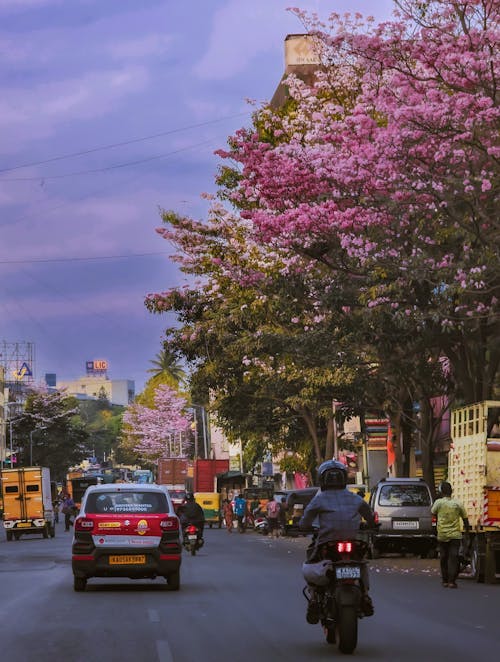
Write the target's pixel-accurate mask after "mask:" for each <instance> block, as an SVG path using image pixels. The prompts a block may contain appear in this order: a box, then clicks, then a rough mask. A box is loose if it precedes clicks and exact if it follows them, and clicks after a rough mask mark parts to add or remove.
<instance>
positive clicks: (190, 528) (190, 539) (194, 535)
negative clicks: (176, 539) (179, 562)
mask: <svg viewBox="0 0 500 662" xmlns="http://www.w3.org/2000/svg"><path fill="white" fill-rule="evenodd" d="M182 544H183V545H184V548H185V549H186V550H187V551H188V552H191V556H196V552H197V551H198V550H199V549H201V548H202V547H203V538H201V537H200V529H199V528H198V527H197V526H195V525H194V524H188V525H187V526H186V527H185V529H184V538H183V541H182Z"/></svg>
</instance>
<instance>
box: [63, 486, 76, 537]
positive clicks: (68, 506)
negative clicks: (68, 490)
mask: <svg viewBox="0 0 500 662" xmlns="http://www.w3.org/2000/svg"><path fill="white" fill-rule="evenodd" d="M75 512H76V506H75V502H74V501H73V499H72V497H71V496H70V495H69V494H65V495H64V497H63V500H62V514H63V515H64V530H65V531H69V527H70V526H73V520H72V519H71V516H72V515H74V514H75Z"/></svg>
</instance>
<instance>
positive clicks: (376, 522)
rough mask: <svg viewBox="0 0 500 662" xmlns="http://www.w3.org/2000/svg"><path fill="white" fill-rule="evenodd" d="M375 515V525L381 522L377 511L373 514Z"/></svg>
mask: <svg viewBox="0 0 500 662" xmlns="http://www.w3.org/2000/svg"><path fill="white" fill-rule="evenodd" d="M373 515H374V517H375V524H378V523H379V521H378V513H377V511H375V512H374V513H373Z"/></svg>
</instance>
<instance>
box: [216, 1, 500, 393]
mask: <svg viewBox="0 0 500 662" xmlns="http://www.w3.org/2000/svg"><path fill="white" fill-rule="evenodd" d="M396 5H397V6H398V8H399V11H398V13H397V15H396V17H395V18H396V20H395V21H393V22H388V23H384V24H382V25H380V26H378V27H371V26H370V25H365V24H364V23H363V22H362V20H361V17H360V16H359V15H356V16H355V17H349V16H347V17H344V18H341V17H340V16H338V15H336V14H332V15H331V17H330V19H329V24H328V25H326V24H321V23H319V22H318V21H317V20H315V19H308V17H307V16H306V15H305V14H304V13H303V12H300V11H299V10H294V11H295V13H296V14H297V16H299V18H301V20H303V21H304V23H305V24H306V26H307V28H308V30H309V31H310V32H311V34H313V35H314V36H315V39H316V43H317V46H318V48H319V49H321V57H322V61H323V63H324V66H322V67H321V69H320V71H318V75H317V81H316V83H315V85H314V86H313V87H310V86H307V85H306V84H304V83H302V82H301V81H300V80H298V79H293V78H291V79H290V78H289V79H288V81H287V85H288V86H289V88H290V94H291V102H290V103H289V104H288V106H287V108H285V110H284V111H283V109H279V110H276V109H272V108H267V109H264V110H262V111H261V112H260V113H259V115H258V121H257V122H256V127H255V128H254V129H250V130H241V131H239V132H237V134H236V135H235V136H233V138H232V139H231V143H230V144H231V149H230V150H227V151H221V152H220V154H221V155H222V156H224V157H226V158H231V159H232V160H235V161H236V162H237V163H239V164H240V170H239V171H238V172H237V175H235V176H234V177H233V178H232V179H231V180H230V186H228V187H227V191H226V194H225V195H226V197H228V198H229V199H231V200H232V201H233V202H234V204H235V205H238V206H239V207H240V208H242V209H243V211H242V215H243V216H244V218H246V219H249V220H250V221H251V222H252V223H253V224H254V226H255V228H256V229H257V230H258V231H259V233H260V238H261V241H262V242H268V243H269V242H272V243H273V245H275V246H279V247H288V248H290V249H291V250H292V251H293V252H294V253H298V254H300V255H304V256H307V257H308V258H309V259H311V260H316V261H321V263H322V264H324V265H328V266H329V267H330V270H331V280H332V284H333V285H334V286H335V283H336V280H337V279H338V278H339V274H340V272H343V273H344V274H350V276H351V277H352V278H353V279H356V280H357V283H358V285H359V287H358V292H357V296H356V299H355V301H353V304H355V305H359V306H363V307H364V308H365V309H366V310H367V311H370V310H373V309H376V308H377V309H383V310H385V311H387V313H388V314H389V315H390V318H391V320H392V324H393V325H395V326H396V327H399V326H401V328H403V329H408V328H409V327H411V328H413V332H414V333H415V332H417V333H419V332H421V331H422V330H424V329H425V331H426V332H427V333H428V331H429V330H432V339H433V344H434V346H435V348H436V349H437V350H438V351H439V352H440V353H444V354H445V355H446V356H447V357H448V358H449V361H450V363H451V365H452V368H453V374H454V375H455V377H456V379H457V384H458V386H459V392H460V394H461V395H462V396H463V397H464V398H466V399H468V400H478V399H484V398H488V397H490V396H491V394H492V388H493V384H494V380H495V375H496V374H497V371H498V365H499V360H500V347H499V343H498V338H499V330H500V329H499V317H498V301H499V298H500V297H499V294H500V293H499V287H500V271H499V260H498V257H499V255H498V253H499V250H498V249H499V242H498V239H499V221H498V213H497V209H498V193H499V178H498V159H499V156H500V144H499V132H498V128H499V113H500V110H499V107H498V89H499V86H498V83H499V81H498V75H499V56H498V48H497V47H496V46H497V38H498V27H499V20H498V19H499V11H500V9H499V5H498V2H496V1H495V0H462V1H457V0H431V1H429V2H426V3H421V2H417V1H416V0H401V1H400V2H397V3H396Z"/></svg>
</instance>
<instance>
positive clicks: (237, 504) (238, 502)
mask: <svg viewBox="0 0 500 662" xmlns="http://www.w3.org/2000/svg"><path fill="white" fill-rule="evenodd" d="M246 513H247V501H246V499H245V498H244V497H243V495H242V494H238V496H237V497H236V499H235V500H234V514H235V515H236V519H237V520H238V531H239V532H240V533H244V531H245V515H246Z"/></svg>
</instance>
